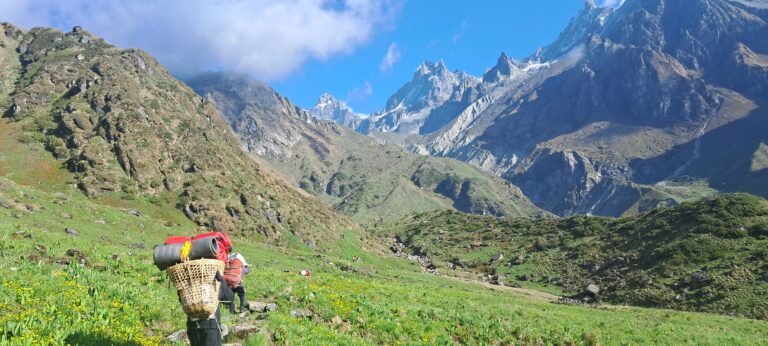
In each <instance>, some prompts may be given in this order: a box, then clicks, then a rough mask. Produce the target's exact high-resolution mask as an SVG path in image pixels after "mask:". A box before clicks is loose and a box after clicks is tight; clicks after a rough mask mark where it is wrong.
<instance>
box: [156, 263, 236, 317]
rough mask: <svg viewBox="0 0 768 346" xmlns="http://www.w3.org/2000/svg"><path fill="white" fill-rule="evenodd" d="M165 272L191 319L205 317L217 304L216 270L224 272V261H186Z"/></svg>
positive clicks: (218, 283) (214, 310)
mask: <svg viewBox="0 0 768 346" xmlns="http://www.w3.org/2000/svg"><path fill="white" fill-rule="evenodd" d="M166 272H167V273H168V277H169V278H170V279H171V282H173V284H174V285H175V286H176V291H177V293H178V294H179V301H180V302H181V307H182V308H183V309H184V313H185V314H187V316H189V317H190V318H192V319H207V318H209V317H210V316H211V315H213V314H214V313H215V312H216V308H218V306H219V286H220V285H221V283H220V282H219V281H218V280H216V272H221V273H223V272H224V262H222V261H219V260H212V259H198V260H193V261H186V262H182V263H179V264H177V265H174V266H172V267H169V268H168V269H167V270H166Z"/></svg>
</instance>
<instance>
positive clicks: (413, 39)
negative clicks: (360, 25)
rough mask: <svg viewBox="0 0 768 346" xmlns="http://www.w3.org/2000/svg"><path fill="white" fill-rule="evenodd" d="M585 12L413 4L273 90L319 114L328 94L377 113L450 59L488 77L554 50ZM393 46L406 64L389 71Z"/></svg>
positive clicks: (537, 4) (540, 6)
mask: <svg viewBox="0 0 768 346" xmlns="http://www.w3.org/2000/svg"><path fill="white" fill-rule="evenodd" d="M583 6H584V2H583V1H579V0H536V1H491V0H478V1H439V2H438V1H416V0H412V1H409V2H407V3H405V5H404V6H403V7H402V9H401V10H400V12H399V14H398V15H397V16H396V19H395V20H394V23H393V25H392V27H391V28H389V29H387V30H383V31H382V32H380V33H379V34H377V35H376V36H375V37H374V38H373V40H372V41H371V42H370V43H369V44H368V45H366V46H365V47H362V48H360V49H358V50H357V51H355V52H354V53H352V54H347V55H339V56H335V57H332V58H330V59H329V60H327V61H311V62H309V63H307V64H306V65H304V66H303V67H302V68H301V69H300V70H299V71H297V72H296V73H295V74H293V75H292V76H290V77H289V78H286V79H284V80H281V81H277V82H273V83H271V85H272V86H273V87H274V88H275V89H276V90H277V91H278V92H280V93H282V94H284V95H287V96H288V97H289V98H290V99H291V100H293V101H294V102H295V103H297V104H298V105H299V106H301V107H310V106H312V105H313V104H314V102H315V101H316V100H317V97H318V96H319V95H320V94H321V93H323V92H326V91H327V92H330V93H332V94H333V95H335V96H336V97H338V98H339V99H342V100H345V101H347V102H348V103H349V105H350V106H351V107H353V108H354V109H355V111H357V112H361V113H370V112H372V111H377V110H380V109H381V108H382V107H383V106H384V104H385V103H386V100H387V98H388V97H389V96H390V95H392V94H393V93H394V92H395V91H396V90H397V89H398V88H399V87H400V86H402V85H403V84H405V82H406V81H408V80H409V79H410V78H411V76H412V74H413V71H414V70H415V69H416V67H417V66H418V65H419V64H420V63H421V62H423V61H435V60H439V59H443V61H445V63H446V65H447V66H448V68H449V69H451V70H456V69H458V70H463V71H467V72H469V73H471V74H474V75H478V76H479V75H482V73H483V72H484V71H485V69H487V68H490V67H492V66H493V65H494V64H495V63H496V60H497V58H498V57H499V55H500V54H501V52H502V51H503V52H506V53H507V55H509V56H511V57H514V58H525V57H527V56H529V55H531V54H533V53H534V52H535V51H536V49H538V48H539V47H542V46H544V45H546V44H549V43H550V42H552V41H553V40H554V39H555V38H557V35H558V34H559V33H560V31H562V30H563V29H564V28H565V26H566V25H567V24H568V21H569V20H570V18H572V17H573V16H575V15H576V14H577V13H578V12H579V10H581V8H583ZM393 43H394V44H396V46H397V47H398V50H399V51H400V59H399V61H397V62H396V63H395V64H394V65H393V66H392V67H391V68H390V69H388V70H385V71H382V70H381V68H380V67H382V66H381V63H382V61H383V58H384V56H385V55H386V53H387V51H388V49H389V47H390V46H391V45H392V44H393ZM366 89H367V92H366Z"/></svg>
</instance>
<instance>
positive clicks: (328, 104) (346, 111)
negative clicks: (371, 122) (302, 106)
mask: <svg viewBox="0 0 768 346" xmlns="http://www.w3.org/2000/svg"><path fill="white" fill-rule="evenodd" d="M309 113H310V114H311V115H312V116H313V117H315V118H317V119H323V120H330V121H333V122H336V123H338V124H341V125H344V126H349V127H353V128H354V127H355V126H357V124H358V123H359V122H360V121H361V120H362V118H363V116H362V115H360V114H357V113H355V112H354V110H352V108H351V107H349V106H348V105H347V103H346V102H344V101H341V100H339V99H337V98H336V97H334V96H333V95H332V94H331V93H324V94H322V95H320V97H319V98H318V100H317V104H315V106H314V107H312V109H310V110H309Z"/></svg>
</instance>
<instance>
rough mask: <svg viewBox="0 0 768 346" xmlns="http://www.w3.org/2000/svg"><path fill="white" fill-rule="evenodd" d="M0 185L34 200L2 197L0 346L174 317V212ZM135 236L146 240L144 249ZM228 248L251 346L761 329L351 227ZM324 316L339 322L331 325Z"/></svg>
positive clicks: (726, 340) (151, 325) (133, 332)
mask: <svg viewBox="0 0 768 346" xmlns="http://www.w3.org/2000/svg"><path fill="white" fill-rule="evenodd" d="M0 192H2V194H3V196H4V198H6V199H7V200H12V201H13V202H14V203H17V204H20V205H36V206H39V207H41V209H39V210H38V211H34V212H29V211H21V210H18V209H15V208H13V207H12V208H10V209H8V208H0V220H2V223H1V224H0V247H1V248H2V250H1V251H0V257H2V262H1V264H0V268H1V269H2V271H3V272H4V273H5V274H4V276H3V278H2V279H0V284H2V287H3V289H2V290H0V307H1V308H2V310H3V311H4V312H5V313H4V314H3V315H2V316H1V317H0V327H2V330H0V344H14V345H24V344H35V342H36V341H41V342H42V343H46V344H48V343H50V344H62V343H65V342H66V343H73V344H74V343H80V344H116V345H141V344H145V345H152V344H156V343H157V342H159V340H160V337H161V336H164V335H167V334H169V333H170V332H172V331H174V330H177V329H180V328H183V323H184V318H183V313H182V312H181V309H180V307H179V306H178V304H177V303H176V299H175V295H174V291H173V289H172V288H171V287H169V286H168V282H167V279H166V278H165V276H164V275H163V274H162V273H160V272H158V271H157V270H156V269H155V268H154V267H153V266H152V265H151V250H150V249H149V248H151V245H152V244H154V243H156V242H159V241H161V240H162V238H163V237H164V236H166V235H168V234H180V233H188V232H189V231H191V230H192V229H193V225H192V224H190V223H189V222H188V221H186V219H185V218H183V217H181V216H179V217H178V218H176V219H171V220H167V219H164V218H163V217H162V216H159V215H158V216H154V215H153V214H152V209H155V208H153V207H152V205H149V204H145V203H143V202H141V201H127V202H125V203H127V204H129V205H130V206H132V207H135V208H136V209H137V210H139V211H140V212H141V213H142V214H143V215H141V216H133V215H130V214H128V213H126V212H123V211H120V210H118V209H115V208H112V207H107V206H104V205H102V204H99V203H96V202H94V201H93V200H89V199H86V198H84V197H82V196H81V195H79V194H61V193H58V194H51V193H46V192H41V191H39V190H36V189H32V188H29V187H24V186H20V185H17V184H15V183H13V182H10V181H8V180H6V179H3V180H2V188H1V189H0ZM24 209H26V207H24ZM32 209H35V210H37V209H38V208H32ZM64 214H68V215H71V216H72V217H71V218H68V217H66V215H65V216H62V215H64ZM99 220H103V221H105V224H100V223H97V221H98V222H100V221H99ZM177 223H178V225H177ZM166 224H168V225H170V226H166ZM142 225H143V227H142ZM64 227H73V228H76V229H77V230H78V231H79V232H80V235H79V236H76V237H73V236H70V235H67V234H65V233H64V231H63V230H64ZM107 229H108V230H109V231H108V232H105V230H107ZM17 232H22V233H17ZM27 236H30V237H31V238H27ZM134 244H146V245H148V249H141V248H140V247H141V246H140V245H134ZM235 245H236V246H237V248H238V251H241V252H242V253H244V254H245V256H246V257H247V258H248V259H249V260H250V262H251V263H252V264H254V266H255V270H254V272H253V273H252V274H251V275H249V276H248V277H247V278H246V287H248V295H249V298H250V299H259V300H264V301H274V302H276V303H277V304H278V306H279V310H278V311H277V312H275V313H272V314H270V315H268V317H267V319H266V320H265V321H262V322H258V321H254V320H251V322H255V323H257V324H259V325H261V326H262V328H263V330H264V331H263V333H261V334H259V335H256V336H254V337H251V339H249V340H247V341H246V344H251V345H259V344H265V343H268V342H273V343H277V344H338V343H344V344H396V343H404V344H435V343H465V344H466V343H475V344H477V343H494V342H502V343H512V342H515V343H535V342H545V343H551V344H568V343H569V342H576V343H580V344H597V343H600V344H625V343H638V344H643V343H657V342H658V343H666V344H681V343H697V344H712V345H715V344H745V345H747V344H758V343H759V340H764V339H765V338H766V337H768V325H767V324H766V323H765V322H761V321H755V320H745V319H737V318H731V317H723V316H716V315H707V314H698V313H681V312H673V311H665V310H649V309H641V308H626V307H603V308H599V309H592V308H586V307H576V306H564V305H555V304H551V303H549V302H548V301H545V300H540V299H531V298H529V297H527V296H523V295H519V294H515V293H509V292H504V291H495V290H488V289H485V288H483V287H482V286H480V285H476V284H472V283H462V282H458V281H454V280H450V279H445V278H440V277H436V276H432V275H428V274H423V273H420V272H418V271H417V270H416V269H415V266H414V265H412V264H411V263H409V262H405V261H401V260H395V259H387V258H382V257H377V256H374V255H371V254H369V253H365V252H362V251H360V250H359V249H360V248H362V247H365V245H364V244H362V243H360V242H359V241H358V240H357V236H356V235H355V234H354V233H348V234H346V235H345V238H344V240H342V241H341V242H339V243H336V244H335V245H334V247H333V248H334V251H333V254H330V255H324V256H316V255H315V254H314V253H312V252H307V251H305V250H300V249H299V247H297V248H271V247H266V246H264V245H259V244H255V243H253V242H251V241H248V240H246V239H240V238H236V239H235ZM70 248H78V249H80V250H82V251H83V252H84V254H85V256H86V257H87V261H88V264H87V265H86V266H85V267H79V266H77V265H75V264H71V265H59V264H55V263H52V262H54V261H56V260H59V259H61V258H65V257H67V256H65V252H66V251H67V249H70ZM115 255H116V256H117V257H116V258H115V257H114V256H115ZM352 256H358V257H360V258H361V260H360V261H359V262H351V268H352V270H351V271H344V270H341V269H340V268H341V267H344V264H345V262H347V261H349V260H350V259H351V258H352ZM331 263H334V264H331ZM305 267H306V268H310V269H313V278H312V279H310V280H307V279H304V278H303V277H300V276H297V275H295V274H294V272H295V271H296V270H298V269H300V268H305ZM283 269H290V270H291V271H292V273H285V272H283ZM295 308H301V309H306V310H309V311H311V312H312V317H311V319H297V318H293V317H291V316H290V314H289V312H290V310H291V309H295ZM223 315H224V323H225V324H229V325H232V324H234V323H237V322H239V319H238V318H236V317H235V316H231V315H229V314H228V313H224V314H223ZM335 316H339V317H340V318H341V320H342V323H340V324H334V323H333V322H332V320H333V318H334V317H335ZM629 321H631V323H630V322H629ZM230 341H233V340H230Z"/></svg>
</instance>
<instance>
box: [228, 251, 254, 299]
mask: <svg viewBox="0 0 768 346" xmlns="http://www.w3.org/2000/svg"><path fill="white" fill-rule="evenodd" d="M250 271H251V267H250V266H249V265H248V262H246V261H245V257H243V255H241V254H239V253H237V252H233V253H232V254H230V255H229V262H228V263H227V268H226V269H225V270H224V278H225V279H226V280H227V284H228V285H229V287H231V288H232V290H233V291H234V292H235V293H237V296H238V297H239V299H240V312H245V311H246V310H247V309H248V303H247V302H246V301H245V286H243V277H244V276H245V275H246V274H248V273H249V272H250ZM229 312H231V313H233V314H234V313H235V301H234V300H232V304H230V305H229Z"/></svg>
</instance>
